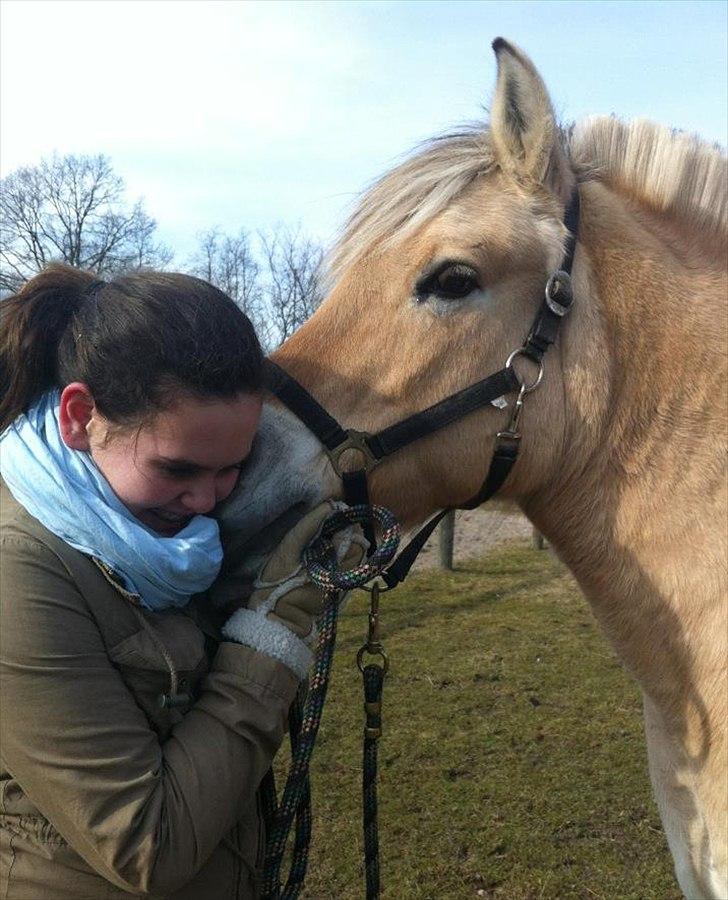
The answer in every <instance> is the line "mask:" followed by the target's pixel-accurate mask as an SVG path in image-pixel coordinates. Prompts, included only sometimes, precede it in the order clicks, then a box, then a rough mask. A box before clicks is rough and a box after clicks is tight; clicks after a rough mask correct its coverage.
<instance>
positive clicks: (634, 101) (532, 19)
mask: <svg viewBox="0 0 728 900" xmlns="http://www.w3.org/2000/svg"><path fill="white" fill-rule="evenodd" d="M0 20H1V21H0V26H1V40H2V47H1V50H2V62H1V66H2V70H1V73H0V74H1V78H0V90H1V96H0V109H1V110H2V112H1V113H0V115H1V116H2V118H1V120H0V166H1V167H2V172H3V174H7V173H8V172H10V171H12V170H13V169H14V168H16V167H18V166H20V165H25V164H34V163H36V162H37V161H38V160H39V159H40V158H41V157H42V156H45V155H50V154H51V153H53V151H57V152H59V153H69V152H76V153H99V152H102V153H105V154H107V155H108V156H110V157H111V160H112V163H113V165H114V168H115V170H116V172H117V173H118V174H119V175H121V176H122V177H123V178H124V180H125V182H126V185H127V193H128V196H129V198H130V199H135V198H136V197H138V196H142V197H143V198H144V200H145V204H146V208H147V211H148V212H149V213H150V214H151V215H153V216H154V217H155V218H156V219H157V221H158V223H159V230H160V235H161V236H162V237H163V238H164V240H165V241H166V242H167V243H168V244H170V246H172V248H173V249H174V250H175V251H176V258H177V260H178V261H179V262H180V263H181V262H183V261H184V260H185V259H186V258H187V256H188V255H189V253H190V252H191V250H192V249H193V247H194V244H195V235H196V234H197V233H198V232H200V231H202V230H204V229H206V228H209V227H211V226H213V225H217V226H220V227H221V228H222V229H223V230H227V231H231V232H232V231H237V230H238V229H239V228H241V227H246V228H248V229H249V230H252V231H254V230H256V229H259V228H267V227H270V226H271V225H273V224H274V223H276V222H286V223H289V224H295V223H299V222H300V223H301V225H302V227H303V228H304V230H306V231H308V232H309V233H311V234H313V235H315V236H316V237H317V238H318V239H320V240H321V241H323V242H328V241H329V240H330V239H331V238H332V237H333V235H334V234H335V230H336V228H337V226H338V225H340V224H341V223H342V221H343V218H344V215H345V214H346V211H347V210H348V209H349V208H350V205H351V203H352V202H353V201H354V199H355V197H356V195H357V193H358V192H359V191H361V190H362V189H363V188H364V187H365V186H366V184H367V183H368V182H370V181H371V180H372V179H373V178H375V177H376V176H377V175H379V174H380V173H382V172H383V171H384V170H385V169H386V168H388V167H389V166H391V165H392V164H393V163H395V162H396V161H398V160H399V159H400V158H402V156H403V155H404V154H406V152H407V151H408V150H410V149H411V148H412V147H413V146H414V145H416V144H417V143H418V142H419V141H422V140H424V139H426V138H427V137H429V136H431V135H433V134H436V133H439V132H442V131H444V130H447V129H448V128H452V127H453V126H456V125H457V124H458V123H460V122H463V121H471V120H473V119H479V118H484V117H485V116H486V112H485V110H486V109H487V106H488V103H489V100H490V96H491V93H492V90H493V85H494V79H495V61H494V57H493V54H492V51H491V49H490V42H491V41H492V39H493V38H494V37H496V36H498V35H502V36H503V37H506V38H508V39H509V40H512V41H513V42H515V43H517V44H518V45H520V46H521V47H522V48H523V49H524V50H525V51H526V52H527V53H528V54H529V55H530V56H531V58H532V59H533V60H534V62H535V64H536V66H537V68H538V69H539V71H540V72H541V74H542V75H543V77H544V79H545V81H546V84H547V86H548V88H549V90H550V92H551V96H552V99H553V102H554V107H555V109H556V111H557V114H558V115H559V116H560V117H561V118H562V119H564V120H567V121H568V120H572V119H579V118H582V117H584V116H586V115H590V114H597V113H607V114H608V113H612V112H615V113H617V114H618V115H620V116H621V117H623V118H628V119H629V118H635V117H646V118H650V119H654V120H656V121H660V122H663V123H665V124H668V125H671V126H675V127H680V128H684V129H687V130H690V131H695V132H697V133H698V134H700V135H702V136H703V137H705V138H707V139H709V140H711V141H717V142H719V143H721V144H723V145H725V144H726V143H728V134H727V130H728V125H727V123H726V115H727V109H728V4H727V3H726V2H724V0H707V2H679V0H650V2H639V3H637V2H628V0H609V2H601V0H587V2H579V0H563V2H549V0H540V2H520V0H509V2H478V0H448V2H438V0H395V2H384V0H381V2H380V0H366V2H358V0H343V2H337V0H329V2H306V0H298V2H276V0H264V2H244V0H205V2H197V0H186V2H177V0H145V2H135V0H103V2H101V0H97V2H87V0H50V2H47V0H3V2H2V4H1V5H0Z"/></svg>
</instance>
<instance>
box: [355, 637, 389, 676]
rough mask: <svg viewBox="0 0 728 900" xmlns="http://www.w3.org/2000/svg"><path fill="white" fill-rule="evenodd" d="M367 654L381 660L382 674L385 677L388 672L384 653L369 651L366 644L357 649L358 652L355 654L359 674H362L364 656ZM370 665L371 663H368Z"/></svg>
mask: <svg viewBox="0 0 728 900" xmlns="http://www.w3.org/2000/svg"><path fill="white" fill-rule="evenodd" d="M365 653H368V654H369V656H378V657H379V658H380V659H381V660H382V664H381V667H382V671H383V674H384V675H386V674H387V672H388V671H389V657H388V656H387V654H386V653H385V652H384V650H370V649H369V648H368V647H367V646H366V644H365V645H364V646H363V647H360V648H359V652H358V653H357V654H356V665H357V668H358V669H359V671H360V672H362V673H363V672H364V654H365ZM370 665H371V663H370Z"/></svg>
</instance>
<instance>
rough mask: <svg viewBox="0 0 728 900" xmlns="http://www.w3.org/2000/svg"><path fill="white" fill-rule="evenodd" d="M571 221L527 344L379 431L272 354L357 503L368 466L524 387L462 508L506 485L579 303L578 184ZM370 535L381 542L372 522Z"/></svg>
mask: <svg viewBox="0 0 728 900" xmlns="http://www.w3.org/2000/svg"><path fill="white" fill-rule="evenodd" d="M564 225H565V226H566V228H567V230H568V232H569V236H568V238H567V242H566V248H565V252H564V257H563V259H562V263H561V268H560V269H558V270H557V271H556V272H554V273H553V274H552V275H551V276H550V278H549V279H548V281H547V282H546V289H545V291H544V299H543V301H542V303H541V307H540V309H539V311H538V314H537V316H536V319H535V320H534V323H533V326H532V327H531V330H530V332H529V334H528V337H527V338H526V340H525V341H524V343H523V346H522V347H519V348H518V349H517V350H514V351H513V352H512V353H511V354H510V356H509V357H508V359H507V360H506V364H505V366H504V367H503V368H502V369H500V370H499V371H498V372H495V373H494V374H492V375H489V376H488V377H487V378H484V379H483V380H482V381H478V382H476V383H475V384H472V385H470V386H469V387H467V388H464V389H463V390H461V391H458V392H457V393H455V394H452V395H451V396H450V397H448V398H446V399H445V400H441V401H440V402H439V403H436V404H434V406H430V407H428V408H427V409H424V410H422V411H421V412H418V413H415V414H414V415H411V416H409V417H408V418H406V419H403V420H402V421H401V422H397V423H396V424H394V425H390V426H389V427H388V428H384V429H383V430H382V431H378V432H376V434H370V433H369V432H366V431H357V430H355V429H353V428H349V429H345V428H342V426H341V425H340V424H339V423H338V422H337V421H336V419H334V418H333V417H332V416H331V415H330V414H329V413H328V412H326V410H325V409H324V408H323V407H322V406H321V405H320V404H319V403H318V402H317V401H316V400H315V399H314V398H313V397H312V396H311V394H310V393H309V392H308V391H307V390H306V389H305V388H304V387H303V386H302V385H300V384H299V383H298V382H297V381H296V380H295V379H294V378H292V377H291V376H290V375H289V374H288V373H287V372H285V371H284V370H283V369H281V367H280V366H278V365H277V364H276V363H274V362H272V361H271V360H270V359H266V360H265V361H264V384H265V387H266V388H267V389H268V390H269V391H270V392H271V393H272V394H274V395H275V396H276V397H277V398H278V399H279V400H280V401H281V403H283V404H284V406H286V407H287V408H288V409H289V410H290V411H291V412H292V413H293V414H294V415H295V416H297V417H298V418H299V419H300V420H301V422H303V424H304V425H305V426H306V427H307V428H308V429H309V431H311V432H312V433H313V434H314V435H315V436H316V437H317V438H318V439H319V441H321V443H322V444H323V446H324V449H325V451H326V453H327V455H328V457H329V460H330V461H331V465H332V466H333V468H334V471H335V472H336V474H337V475H338V476H339V477H340V478H341V479H342V481H343V484H344V496H345V500H346V502H347V503H349V504H350V505H356V504H359V503H368V502H369V499H368V490H367V478H366V476H367V473H368V472H370V471H371V470H372V469H373V468H374V467H375V466H377V465H378V464H379V463H380V462H381V461H382V460H383V459H384V458H385V457H386V456H390V455H391V454H392V453H395V452H396V451H397V450H401V449H402V448H403V447H406V446H408V445H409V444H411V443H413V442H414V441H417V440H419V439H420V438H423V437H425V436H426V435H429V434H433V433H434V432H435V431H439V430H440V429H441V428H444V427H445V426H446V425H450V424H451V423H452V422H456V421H457V420H458V419H462V418H463V417H464V416H467V415H468V414H469V413H471V412H474V411H475V410H476V409H480V408H481V407H482V406H486V405H487V404H489V403H490V404H493V405H495V406H497V407H499V408H502V407H503V406H505V405H507V404H506V403H505V399H504V397H505V395H506V394H509V393H512V392H513V391H518V397H517V399H516V402H515V404H514V407H513V410H512V413H511V418H510V421H509V423H508V426H507V427H506V429H505V430H504V431H499V432H498V433H497V435H496V440H495V449H494V451H493V457H492V459H491V463H490V466H489V468H488V473H487V475H486V477H485V480H484V481H483V484H482V486H481V488H480V490H479V491H478V493H477V494H476V495H475V496H474V497H472V498H471V499H470V500H469V501H468V502H467V503H464V504H463V505H462V506H461V507H459V508H460V509H474V508H475V507H476V506H480V505H481V504H482V503H485V501H486V500H488V499H490V497H492V496H493V494H495V492H496V491H497V490H498V489H499V488H500V487H501V486H502V485H503V482H504V481H505V480H506V478H507V477H508V474H509V473H510V471H511V469H512V468H513V464H514V463H515V461H516V459H517V458H518V451H519V448H520V440H521V434H520V432H519V431H518V420H519V417H520V414H521V409H522V407H523V400H524V397H525V396H526V395H527V394H529V393H530V392H531V391H532V390H535V388H536V387H537V386H538V385H539V384H540V382H541V378H542V377H543V356H544V354H545V353H546V351H547V350H548V348H549V347H550V346H551V345H552V344H553V343H554V341H555V340H556V337H557V336H558V333H559V328H560V325H561V322H562V320H563V318H564V317H565V316H566V314H567V313H568V312H569V310H570V309H571V305H572V302H573V294H572V290H571V270H572V267H573V263H574V253H575V251H576V235H577V232H578V228H579V192H578V189H574V192H573V193H572V196H571V199H570V200H569V203H568V205H567V207H566V210H565V212H564ZM518 356H525V357H527V358H528V359H530V360H531V361H532V362H534V363H535V364H536V365H537V366H538V374H537V376H536V377H535V378H534V380H533V381H532V382H530V383H527V382H524V381H522V380H521V378H520V377H519V376H518V374H517V372H516V370H515V369H514V368H513V365H512V363H513V360H514V359H515V358H516V357H518ZM499 401H501V402H499ZM347 451H356V452H358V453H360V454H361V455H362V457H363V464H362V466H361V468H359V469H357V470H355V471H351V472H350V471H344V470H342V467H341V458H342V456H343V455H344V454H345V453H346V452H347ZM448 511H449V510H448V509H445V510H442V511H441V512H439V513H437V515H435V516H434V517H433V518H432V519H431V520H430V521H429V522H428V523H427V524H426V525H425V526H424V527H423V528H422V529H420V531H419V532H418V533H417V535H416V536H415V537H414V538H413V540H412V541H411V542H410V543H409V544H408V545H407V547H405V549H404V550H403V551H402V552H401V553H400V554H399V556H398V557H397V559H396V560H395V562H394V563H393V564H392V565H391V566H390V567H389V569H388V571H387V572H386V573H384V575H383V576H382V577H383V578H384V581H385V582H386V584H387V587H388V588H392V587H394V586H395V585H397V584H399V582H400V581H402V580H403V579H404V578H405V576H406V575H407V573H408V572H409V570H410V568H411V566H412V564H413V563H414V561H415V559H416V558H417V555H418V553H419V552H420V550H421V549H422V547H423V546H424V544H425V542H426V541H427V538H428V537H429V536H430V535H431V534H432V532H433V531H434V530H435V527H436V526H437V524H438V523H439V522H440V520H441V519H442V517H443V516H444V515H445V514H446V513H447V512H448ZM367 537H368V538H369V541H370V543H372V545H374V541H373V538H374V536H373V531H372V530H371V529H370V533H368V534H367Z"/></svg>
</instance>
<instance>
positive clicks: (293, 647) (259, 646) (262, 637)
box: [222, 609, 313, 680]
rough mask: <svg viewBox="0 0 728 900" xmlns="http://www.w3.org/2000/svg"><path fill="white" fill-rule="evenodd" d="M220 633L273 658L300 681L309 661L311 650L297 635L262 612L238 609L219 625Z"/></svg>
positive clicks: (304, 675) (305, 672)
mask: <svg viewBox="0 0 728 900" xmlns="http://www.w3.org/2000/svg"><path fill="white" fill-rule="evenodd" d="M222 633H223V635H224V637H226V638H228V640H231V641H237V642H238V643H239V644H245V645H246V646H247V647H252V648H253V650H257V651H258V652H259V653H265V655H266V656H271V657H273V659H277V660H278V661H279V662H282V663H283V664H284V665H285V666H288V668H289V669H290V670H291V671H292V672H293V673H294V674H295V675H296V676H297V677H298V678H299V679H301V680H303V679H304V678H305V677H306V675H307V673H308V670H309V668H310V667H311V663H312V662H313V653H312V652H311V650H309V648H308V647H307V646H306V645H305V644H304V642H303V641H302V640H301V638H300V637H298V636H297V635H295V634H294V633H293V632H292V631H291V630H290V629H289V628H286V626H285V625H283V624H281V623H280V622H276V621H275V620H274V619H269V618H268V617H267V616H266V615H265V613H264V612H259V611H257V610H252V609H239V610H237V611H236V612H235V613H233V615H232V616H231V617H230V618H229V619H228V620H227V622H226V623H225V624H224V625H223V627H222Z"/></svg>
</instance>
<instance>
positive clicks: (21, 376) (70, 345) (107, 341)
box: [0, 263, 263, 432]
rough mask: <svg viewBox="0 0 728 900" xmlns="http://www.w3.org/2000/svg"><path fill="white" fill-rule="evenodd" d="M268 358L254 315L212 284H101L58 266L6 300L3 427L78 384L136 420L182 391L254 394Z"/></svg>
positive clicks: (134, 280)
mask: <svg viewBox="0 0 728 900" xmlns="http://www.w3.org/2000/svg"><path fill="white" fill-rule="evenodd" d="M262 359H263V357H262V352H261V349H260V344H259V342H258V338H257V336H256V334H255V331H254V329H253V326H252V325H251V323H250V320H249V319H248V317H247V316H246V315H245V314H244V313H243V312H242V311H241V310H240V309H239V308H238V307H237V306H236V305H235V303H234V302H233V301H232V300H231V299H230V297H228V296H227V295H226V294H224V293H223V292H222V291H220V290H218V289H217V288H216V287H213V286H212V285H211V284H208V283H207V282H206V281H201V280H200V279H199V278H194V277H192V276H191V275H181V274H174V273H170V272H151V271H137V272H132V273H129V274H126V275H120V276H117V277H116V278H114V279H113V280H111V281H109V282H103V281H98V280H97V279H96V276H95V275H93V274H92V273H91V272H85V271H83V270H81V269H75V268H72V267H71V266H66V265H62V264H60V263H56V264H54V265H51V266H48V268H47V269H44V271H43V272H41V273H40V274H39V275H36V276H35V278H32V279H31V280H30V281H29V282H28V283H27V284H26V285H25V286H24V287H23V288H22V289H21V290H20V291H19V292H18V293H17V294H14V295H13V296H12V297H9V298H8V299H7V300H0V432H1V431H4V430H5V429H6V428H7V427H8V426H9V425H10V424H11V423H12V422H13V421H14V420H15V419H16V418H17V416H19V415H20V414H21V413H23V412H25V411H26V410H27V409H28V408H29V407H30V406H31V405H32V404H33V403H34V402H35V400H37V398H38V397H39V396H40V395H41V394H43V393H44V392H45V391H48V390H50V389H52V388H54V387H56V388H61V389H62V388H64V387H65V386H66V385H67V384H70V383H71V382H74V381H80V382H83V383H84V384H86V385H87V386H88V388H89V390H90V391H91V394H92V396H93V398H94V403H95V405H96V408H97V409H98V410H99V412H100V413H101V415H103V416H104V417H105V418H107V419H108V420H109V421H110V422H113V423H115V424H118V425H129V426H131V425H134V426H136V425H139V424H141V423H142V422H143V421H145V420H146V419H148V418H150V417H152V416H154V415H155V414H156V413H158V412H160V411H161V410H163V409H166V408H168V407H169V406H171V405H173V404H174V402H175V400H176V399H177V398H178V397H179V396H180V395H181V394H185V393H186V394H188V395H193V396H195V397H199V398H203V399H208V398H215V399H220V398H231V397H234V396H237V395H238V394H242V393H254V392H256V391H257V390H258V389H259V388H260V384H261V373H262Z"/></svg>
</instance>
